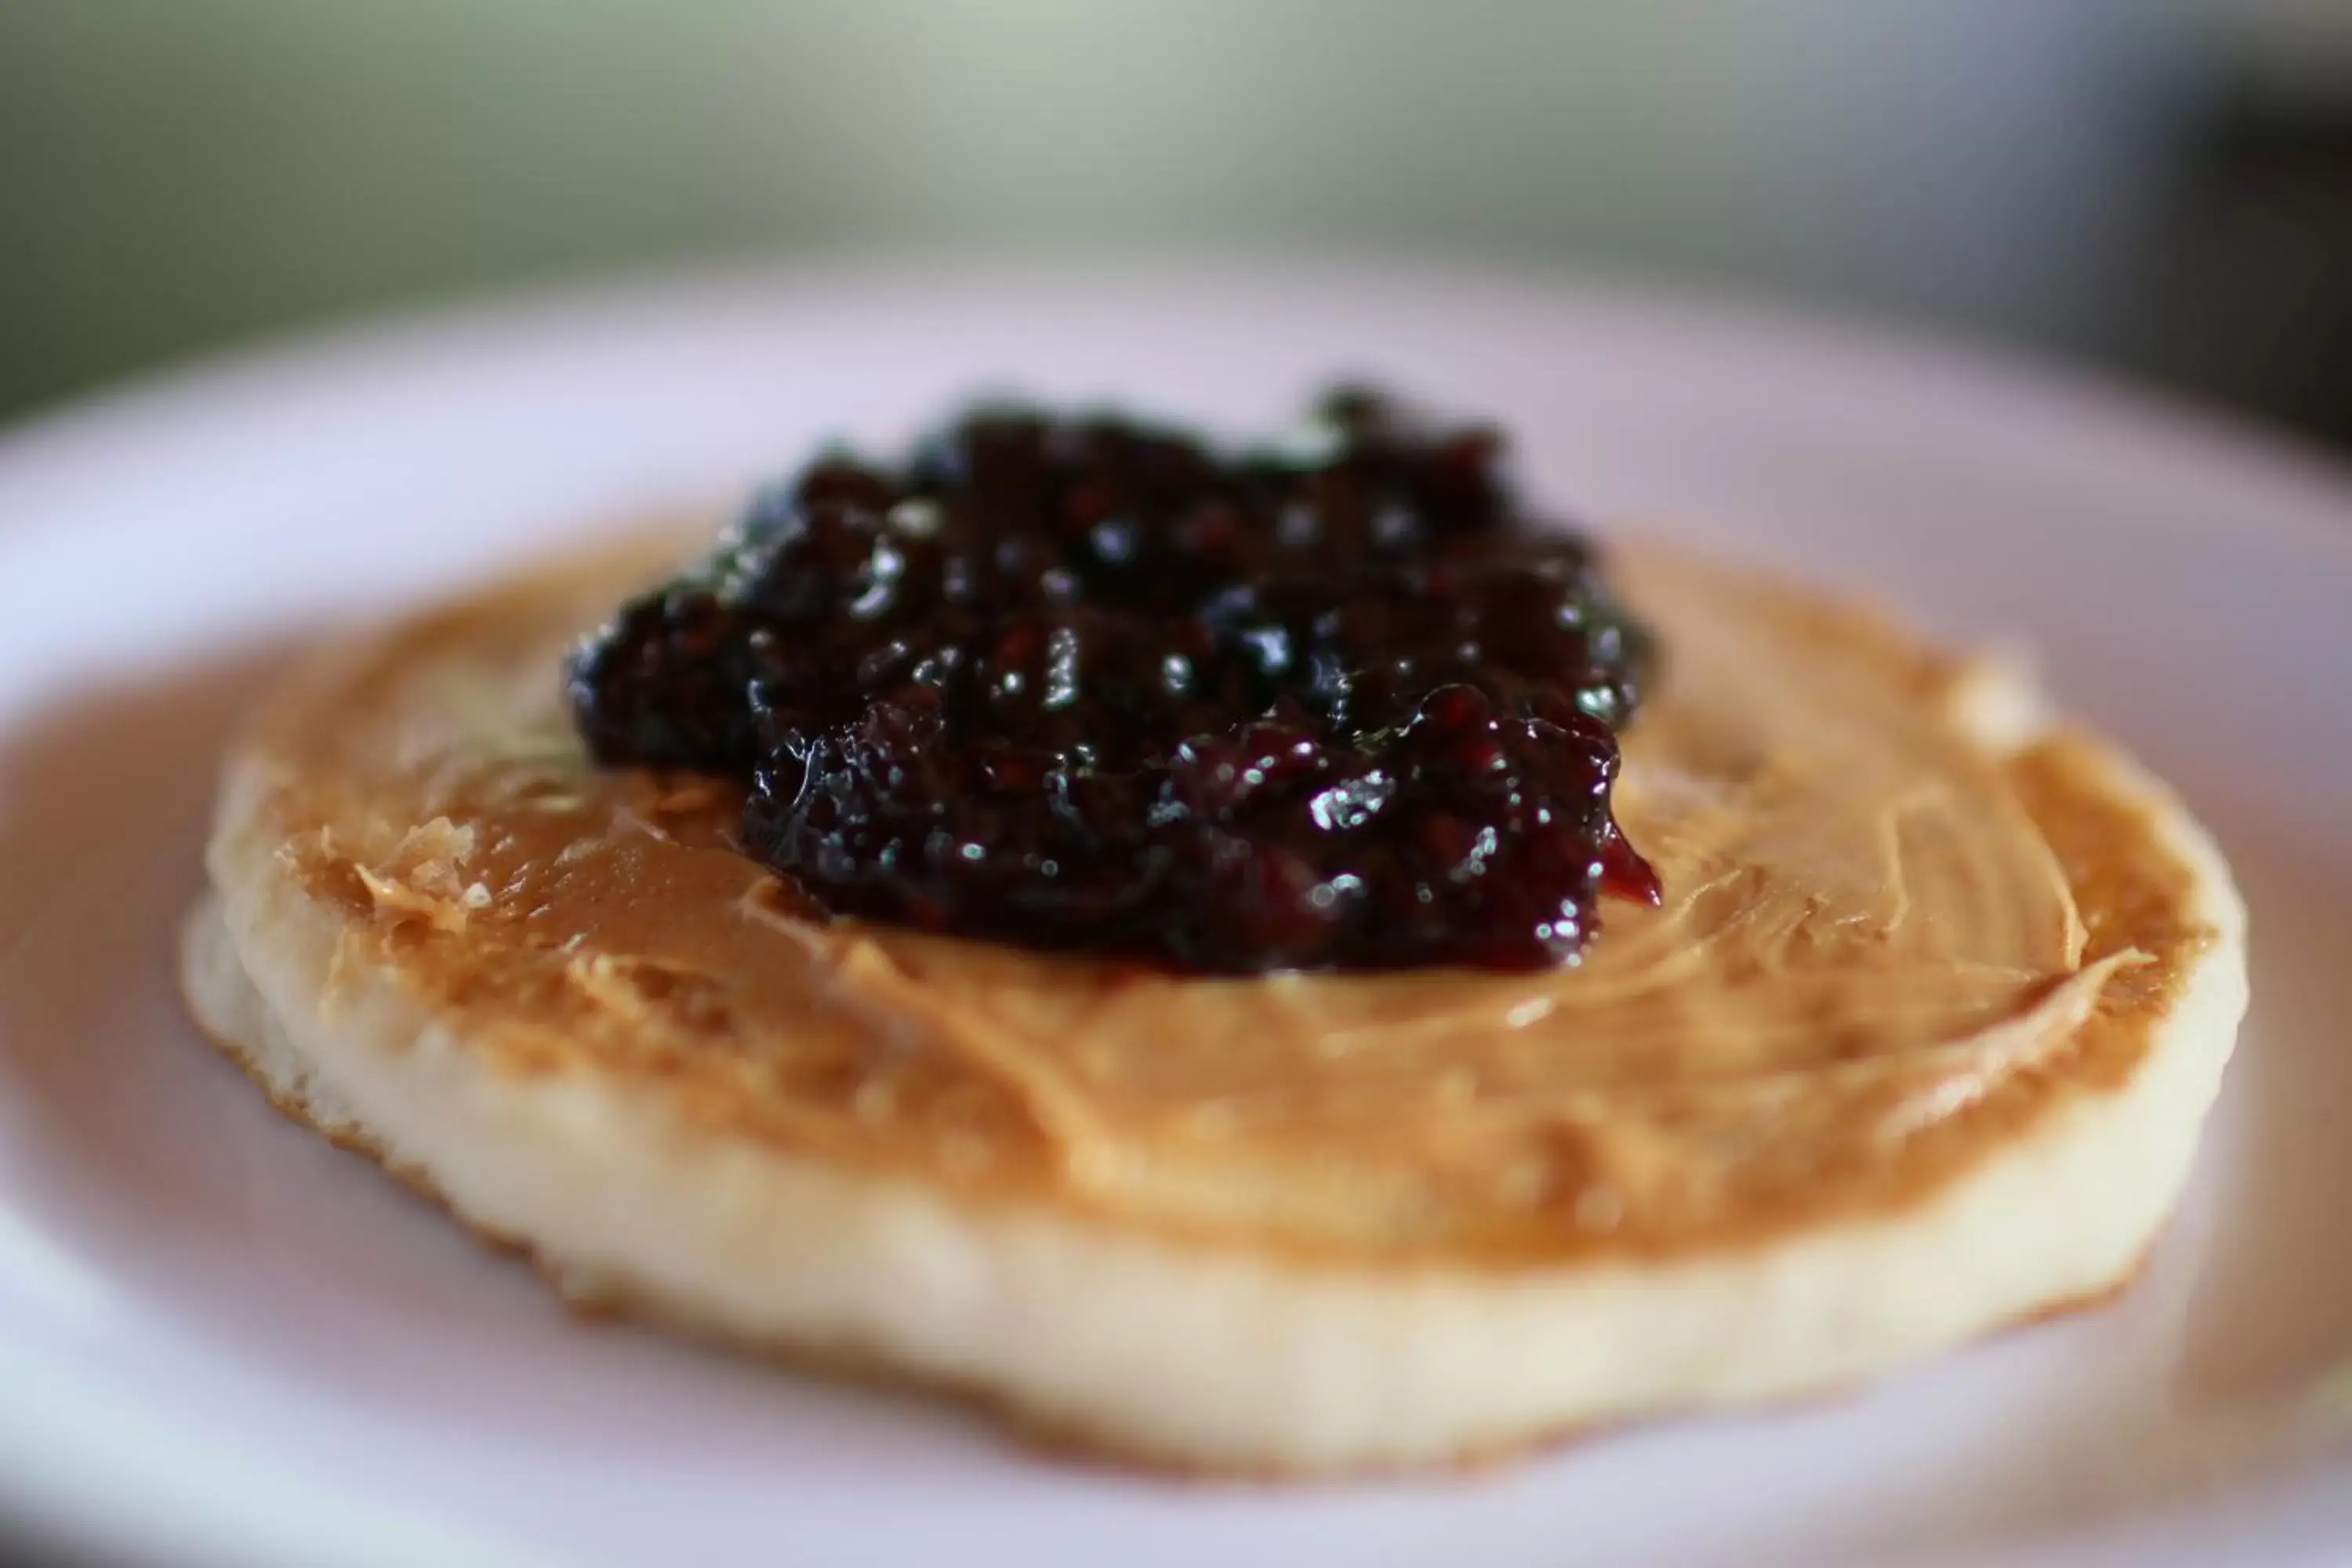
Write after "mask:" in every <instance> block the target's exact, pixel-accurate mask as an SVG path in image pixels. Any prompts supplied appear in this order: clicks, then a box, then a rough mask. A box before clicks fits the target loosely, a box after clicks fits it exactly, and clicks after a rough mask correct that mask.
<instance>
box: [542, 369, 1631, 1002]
mask: <svg viewBox="0 0 2352 1568" xmlns="http://www.w3.org/2000/svg"><path fill="white" fill-rule="evenodd" d="M1499 458H1500V443H1499V440H1498V438H1497V437H1496V434H1495V433H1494V432H1493V431H1492V430H1490V429H1486V428H1484V427H1480V426H1463V427H1455V426H1432V425H1428V424H1425V423H1423V422H1422V421H1419V420H1417V419H1415V418H1412V417H1411V416H1407V415H1405V414H1404V413H1402V412H1401V411H1399V410H1398V409H1397V408H1395V407H1393V406H1392V405H1390V404H1389V403H1387V402H1385V401H1383V400H1382V399H1381V398H1379V397H1377V396H1374V395H1370V394H1367V393H1363V392H1360V391H1352V390H1351V391H1344V392H1339V393H1335V394H1332V395H1329V396H1328V397H1327V398H1325V399H1324V401H1323V402H1322V403H1321V404H1320V405H1319V406H1318V408H1317V410H1316V412H1315V414H1314V416H1313V417H1312V418H1311V419H1310V420H1309V421H1308V422H1307V425H1306V426H1305V427H1304V428H1303V429H1302V430H1301V431H1300V432H1298V433H1297V435H1295V436H1294V437H1292V438H1291V439H1289V440H1286V441H1285V442H1284V443H1282V444H1280V445H1278V446H1276V447H1266V448H1264V449H1256V450H1249V451H1244V452H1242V453H1240V454H1238V455H1234V454H1227V453H1221V452H1219V451H1216V450H1213V448H1211V447H1209V446H1207V445H1206V444H1204V443H1203V442H1202V441H1201V440H1200V439H1198V438H1196V437H1192V436H1189V435H1186V434H1183V433H1181V432H1178V431H1175V430H1171V429H1168V428H1164V427H1161V426H1155V425H1149V424H1143V423H1139V422H1137V421H1134V420H1131V419H1127V418H1118V417H1109V416H1079V417H1060V416H1049V415H1045V414H1039V413H1035V412H1032V411H1029V410H1025V409H999V408H990V409H984V410H981V411H978V412H974V413H972V414H970V415H968V416H965V417H964V418H963V419H961V421H960V422H958V423H957V424H955V425H953V426H950V427H949V428H948V429H946V430H944V431H942V432H940V434H938V435H937V436H935V437H931V438H930V439H929V440H927V441H926V442H924V443H922V444H921V445H920V446H919V447H917V449H916V450H915V451H914V453H913V454H912V455H911V456H910V457H909V458H908V459H907V460H906V461H905V462H904V463H903V464H900V465H898V466H896V467H883V466H879V465H874V464H868V463H864V462H858V461H855V460H852V459H850V458H843V457H826V458H820V459H819V460H818V461H817V462H816V463H815V464H814V466H812V467H811V468H808V469H807V470H806V471H805V472H803V474H801V476H800V477H799V478H798V479H796V480H793V482H791V483H789V484H786V485H783V486H781V487H779V488H776V489H772V490H771V491H769V492H767V493H766V494H763V495H762V496H761V497H760V498H759V499H758V500H756V501H755V502H754V504H753V505H752V507H751V510H750V513H749V515H747V516H746V517H745V518H744V519H743V520H742V521H741V522H740V524H738V525H737V526H736V527H735V528H734V529H732V530H731V531H730V532H729V533H728V534H727V535H726V536H724V537H723V538H722V539H721V540H720V542H719V545H718V547H717V548H716V550H715V551H714V552H712V553H711V554H710V556H709V558H708V559H706V560H705V561H703V562H702V563H699V564H698V565H697V566H696V567H694V568H693V569H692V570H690V571H688V573H686V574H684V575H682V576H680V577H678V578H677V579H676V580H674V581H672V582H670V583H667V584H664V585H662V586H661V587H660V588H658V589H656V590H655V591H654V592H652V593H650V594H647V595H645V596H644V597H642V598H639V599H636V600H634V601H632V602H631V603H629V604H628V605H625V606H624V607H623V608H622V609H621V611H620V613H619V614H618V615H617V616H614V619H613V620H612V621H611V622H610V623H609V624H608V625H606V626H604V628H603V629H601V630H600V631H598V632H597V633H596V634H595V635H593V637H589V638H588V639H587V640H586V641H584V642H583V644H582V645H581V646H580V647H579V648H578V649H577V650H576V651H575V652H574V654H573V655H572V661H571V665H570V670H569V679H570V693H571V699H572V709H573V711H574V713H575V715H576V717H577V720H578V723H579V726H580V729H581V731H582V733H583V735H584V736H585V737H586V738H587V741H588V743H589V746H590V748H591V750H592V751H593V752H594V754H595V756H596V757H597V758H598V760H600V761H602V762H604V763H628V764H639V765H646V766H653V767H661V768H685V769H698V770H703V771H706V772H710V773H724V774H729V775H732V776H734V777H737V778H739V779H742V780H745V781H748V783H749V784H750V792H751V793H750V796H749V800H748V803H747V805H745V807H744V814H743V839H744V844H745V846H746V847H747V848H748V849H749V850H750V852H751V853H752V854H753V855H755V856H757V857H759V858H761V859H762V860H764V861H766V862H767V863H768V864H770V865H772V866H773V867H775V868H777V869H779V870H781V871H782V872H785V873H787V874H788V875H789V876H791V877H792V878H793V879H795V880H796V881H797V882H798V883H799V884H800V885H801V887H802V888H803V889H805V890H806V891H807V892H808V893H809V894H810V895H811V896H812V897H813V898H814V899H815V900H817V901H818V902H820V903H821V904H822V905H823V906H824V907H825V908H826V909H829V910H833V911H835V912H836V913H839V914H851V915H859V916H864V917H867V918H871V919H876V920H883V921H898V922H901V923H904V924H907V925H910V926H915V927H919V928H921V929H924V930H928V931H953V932H960V933H962V934H964V935H968V936H975V937H984V938H988V939H991V940H993V941H998V942H1015V943H1023V944H1026V945H1030V946H1034V947H1042V948H1055V949H1083V950H1089V951H1097V952H1116V953H1125V954H1130V955H1136V956H1140V957H1146V958H1151V959H1157V960H1160V961H1164V962H1170V963H1174V964H1176V965H1179V966H1181V967H1184V968H1188V969H1194V970H1202V971H1213V972H1228V973H1233V972H1250V971H1258V970H1269V969H1350V970H1366V969H1391V968H1402V967H1408V966H1412V965H1418V964H1468V965H1475V966H1478V967H1484V968H1494V969H1524V968H1533V967H1537V966H1540V965H1548V964H1556V963H1566V962H1570V961H1572V960H1573V959H1574V958H1575V957H1576V956H1577V954H1578V952H1580V950H1581V949H1582V947H1583V945H1584V943H1585V942H1586V941H1587V940H1588V939H1589V938H1590V937H1591V933H1592V931H1593V926H1594V904H1595V902H1596V900H1598V898H1599V897H1600V895H1601V893H1602V892H1603V891H1604V890H1607V891H1611V892H1615V893H1619V894H1622V895H1626V896H1631V897H1635V898H1641V899H1646V900H1655V898H1656V896H1657V888H1656V883H1655V881H1654V878H1653V877H1652V876H1651V873H1650V870H1649V868H1648V867H1647V866H1645V865H1644V864H1643V861H1642V859H1641V858H1640V856H1638V855H1636V854H1635V853H1634V852H1633V849H1632V847H1629V846H1628V845H1627V844H1626V843H1625V841H1624V839H1623V838H1622V837H1620V836H1619V834H1618V832H1617V828H1616V824H1615V822H1614V820H1613V819H1612V816H1611V815H1610V808H1609V790H1610V784H1611V781H1612V779H1613V778H1614V776H1615V774H1616V771H1617V737H1616V730H1617V727H1619V726H1621V725H1622V724H1624V723H1625V722H1626V721H1628V720H1629V719H1631V718H1632V716H1633V710H1634V705H1635V703H1636V701H1637V700H1638V693H1639V689H1640V682H1641V679H1642V675H1643V667H1644V665H1645V663H1646V658H1647V645H1646V640H1645V638H1644V637H1643V634H1642V632H1641V631H1640V629H1639V628H1638V627H1637V626H1634V625H1633V623H1632V622H1631V621H1629V620H1628V619H1627V618H1626V616H1625V615H1624V613H1623V612H1622V610H1620V609H1619V608H1618V607H1617V605H1615V604H1614V603H1612V600H1611V598H1610V596H1609V595H1608V593H1607V591H1606V589H1605V588H1604V587H1603V585H1602V584H1601V579H1600V577H1599V574H1598V571H1597V565H1596V563H1595V560H1594V557H1593V553H1592V551H1591V547H1590V546H1589V545H1588V544H1587V543H1586V542H1584V541H1583V540H1581V539H1579V538H1577V537H1575V536H1573V535H1571V534H1570V533H1567V532H1565V531H1561V530H1559V529H1558V528H1555V527H1551V526H1548V525H1546V524H1544V523H1542V522H1540V521H1538V520H1536V519H1535V518H1533V517H1532V516H1530V515H1529V513H1528V511H1527V510H1526V509H1525V508H1524V506H1523V505H1522V503H1521V502H1520V500H1518V498H1517V496H1516V495H1515V494H1514V493H1513V492H1512V489H1511V488H1510V486H1509V484H1508V483H1507V479H1506V477H1505V475H1504V473H1503V471H1502V469H1501V467H1500V463H1499Z"/></svg>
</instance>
